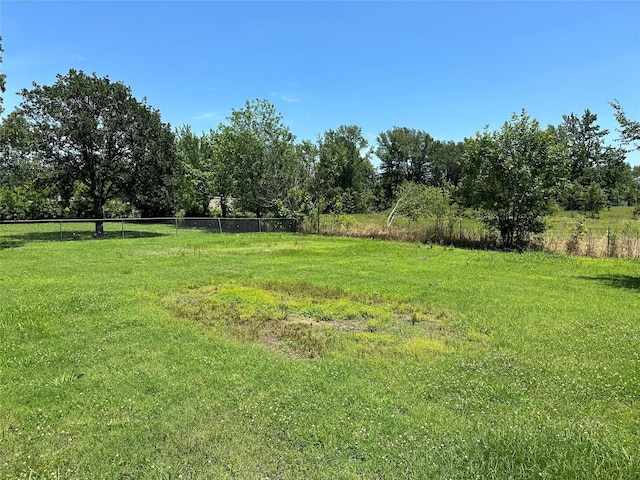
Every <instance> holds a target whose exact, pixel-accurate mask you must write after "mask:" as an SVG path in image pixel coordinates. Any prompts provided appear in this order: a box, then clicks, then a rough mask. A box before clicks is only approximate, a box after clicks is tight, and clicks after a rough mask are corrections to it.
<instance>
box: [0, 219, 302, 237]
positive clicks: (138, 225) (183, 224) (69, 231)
mask: <svg viewBox="0 0 640 480" xmlns="http://www.w3.org/2000/svg"><path fill="white" fill-rule="evenodd" d="M96 222H103V224H104V237H106V238H116V237H121V238H135V237H149V236H157V235H167V234H176V235H178V234H179V232H180V230H181V229H182V230H185V229H200V230H206V231H208V232H211V233H252V232H255V233H258V232H265V233H268V232H291V233H293V232H297V231H298V221H297V220H296V219H294V218H210V217H159V218H101V219H67V218H65V219H49V220H6V221H3V222H0V239H2V237H5V236H8V237H11V238H13V239H14V240H20V239H27V238H28V239H29V240H61V241H64V240H85V239H86V240H88V239H91V238H94V225H95V223H96ZM4 226H6V227H7V228H6V229H3V227H4ZM10 226H14V227H13V228H10ZM18 226H19V227H18ZM3 230H4V231H3Z"/></svg>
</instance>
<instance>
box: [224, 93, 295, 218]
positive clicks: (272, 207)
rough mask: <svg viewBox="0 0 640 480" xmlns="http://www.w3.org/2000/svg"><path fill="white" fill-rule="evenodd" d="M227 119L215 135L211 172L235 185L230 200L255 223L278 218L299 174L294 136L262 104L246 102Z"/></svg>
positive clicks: (272, 107) (291, 193) (277, 115)
mask: <svg viewBox="0 0 640 480" xmlns="http://www.w3.org/2000/svg"><path fill="white" fill-rule="evenodd" d="M228 120H229V124H228V125H224V124H223V125H220V126H219V127H218V131H217V132H216V134H215V141H214V143H213V146H214V152H215V156H216V168H219V169H220V171H222V172H224V173H225V175H226V177H225V178H227V179H228V178H229V176H231V177H232V178H233V179H234V180H235V181H234V185H233V196H234V198H235V200H236V201H237V202H238V204H239V206H240V208H242V209H244V210H246V211H250V212H254V213H255V215H256V216H257V217H258V218H260V217H262V216H264V215H265V214H267V213H272V214H275V215H281V214H282V212H281V210H282V208H281V207H282V206H283V205H290V199H291V198H292V197H291V196H292V195H294V192H295V189H296V188H297V185H298V181H299V179H300V176H301V175H303V173H304V169H303V167H302V165H301V163H300V162H299V159H298V157H297V155H296V147H295V143H294V140H295V136H294V135H293V134H292V133H291V132H290V131H289V128H288V127H287V126H286V125H284V123H283V122H282V116H281V115H280V114H279V113H278V112H277V111H276V109H275V107H274V106H273V105H272V104H271V103H269V102H268V101H267V100H254V101H253V102H249V101H247V102H246V103H245V107H244V108H243V109H240V110H232V112H231V116H230V117H229V118H228ZM220 178H223V177H222V176H220Z"/></svg>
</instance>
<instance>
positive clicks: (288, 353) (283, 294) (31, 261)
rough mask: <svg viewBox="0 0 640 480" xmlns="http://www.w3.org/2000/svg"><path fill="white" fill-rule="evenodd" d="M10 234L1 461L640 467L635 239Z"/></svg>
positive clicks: (121, 471) (105, 465) (145, 470)
mask: <svg viewBox="0 0 640 480" xmlns="http://www.w3.org/2000/svg"><path fill="white" fill-rule="evenodd" d="M12 238H13V241H12V242H11V244H10V245H9V244H8V243H6V244H4V247H0V478H32V479H35V478H40V479H43V478H47V479H51V478H65V479H86V478H91V479H101V478H104V479H114V478H121V479H125V478H143V479H147V478H149V479H169V478H172V479H173V478H198V479H203V478H216V479H217V478H243V479H245V478H247V479H262V478H280V479H298V478H312V479H315V478H323V479H324V478H332V479H333V478H343V479H350V478H352V479H356V478H358V479H360V478H362V479H374V478H420V479H422V478H436V479H437V478H456V479H472V478H493V479H507V478H550V479H551V478H553V479H556V478H567V479H575V478H581V479H611V478H620V479H629V478H640V348H639V345H640V343H639V342H640V309H639V308H638V306H639V305H640V263H638V261H635V260H620V259H593V258H582V257H569V256H563V255H550V254H545V253H535V252H533V253H523V254H517V253H501V252H484V251H473V250H461V249H454V248H448V247H439V246H433V248H429V247H427V246H424V245H421V244H411V243H386V242H381V241H376V240H367V239H352V238H340V237H320V236H304V235H289V234H242V235H235V234H222V235H220V234H210V233H207V232H205V231H200V230H193V231H185V232H182V231H181V232H180V234H179V235H175V234H171V233H170V232H169V231H168V232H166V234H162V233H161V232H159V235H158V236H154V237H144V236H142V237H140V238H127V239H107V240H99V241H98V240H93V241H75V242H70V241H65V242H59V241H56V242H53V241H52V242H42V241H38V242H35V241H31V240H30V239H29V237H28V236H27V237H25V236H22V234H21V233H20V232H19V231H16V233H15V234H14V235H13V237H12ZM9 247H11V248H9Z"/></svg>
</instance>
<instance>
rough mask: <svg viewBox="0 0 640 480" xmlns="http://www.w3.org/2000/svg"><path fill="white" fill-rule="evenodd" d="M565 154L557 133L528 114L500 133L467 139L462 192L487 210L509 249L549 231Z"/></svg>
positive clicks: (487, 220) (488, 219)
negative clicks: (548, 218)
mask: <svg viewBox="0 0 640 480" xmlns="http://www.w3.org/2000/svg"><path fill="white" fill-rule="evenodd" d="M565 158H566V157H565V154H564V152H563V151H562V145H561V144H559V143H558V142H557V140H556V139H555V138H554V135H553V131H552V130H551V129H547V130H546V131H543V130H541V129H540V125H539V123H538V121H537V120H535V119H533V120H532V119H530V118H529V116H528V115H527V114H526V113H525V111H524V110H523V111H522V112H521V113H520V115H516V114H514V115H513V116H512V117H511V120H510V121H507V122H505V123H504V124H503V126H502V128H501V129H500V130H499V131H494V132H489V131H488V129H485V130H484V131H483V132H482V133H476V136H475V138H473V139H469V140H467V144H466V149H465V158H464V163H463V180H462V192H463V196H464V198H465V200H466V202H467V203H468V204H469V205H471V206H474V207H477V208H480V209H482V210H483V211H484V214H485V217H484V222H485V224H486V225H487V226H488V227H490V228H492V229H495V230H497V231H498V232H499V234H500V238H501V240H502V245H503V246H504V247H508V248H510V247H513V246H515V245H523V244H526V243H527V242H528V240H529V237H530V235H531V234H533V233H541V232H543V231H544V228H545V222H544V220H545V216H546V215H547V214H548V213H550V211H551V205H552V201H553V199H554V196H555V194H556V191H557V189H558V187H559V186H560V184H561V182H562V180H563V178H564V176H565Z"/></svg>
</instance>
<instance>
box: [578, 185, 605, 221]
mask: <svg viewBox="0 0 640 480" xmlns="http://www.w3.org/2000/svg"><path fill="white" fill-rule="evenodd" d="M606 204H607V195H606V194H605V192H604V190H603V189H602V187H601V186H600V185H598V184H597V183H592V184H591V185H589V186H588V187H587V188H586V189H585V191H584V209H585V211H587V212H589V213H590V214H591V217H592V218H593V217H595V216H596V215H598V213H600V210H602V209H603V208H604V207H605V206H606Z"/></svg>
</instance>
